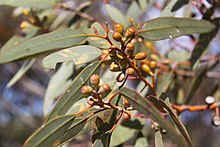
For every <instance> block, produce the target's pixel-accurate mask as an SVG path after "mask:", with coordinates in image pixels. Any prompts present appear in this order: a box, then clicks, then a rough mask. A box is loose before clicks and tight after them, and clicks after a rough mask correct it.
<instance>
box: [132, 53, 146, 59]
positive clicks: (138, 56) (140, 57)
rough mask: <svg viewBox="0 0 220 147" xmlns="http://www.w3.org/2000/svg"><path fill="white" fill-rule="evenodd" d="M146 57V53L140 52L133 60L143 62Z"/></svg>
mask: <svg viewBox="0 0 220 147" xmlns="http://www.w3.org/2000/svg"><path fill="white" fill-rule="evenodd" d="M146 57H147V53H146V52H140V53H137V54H136V55H135V57H134V59H136V60H143V59H145V58H146Z"/></svg>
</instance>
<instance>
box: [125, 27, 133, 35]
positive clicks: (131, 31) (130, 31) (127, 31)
mask: <svg viewBox="0 0 220 147" xmlns="http://www.w3.org/2000/svg"><path fill="white" fill-rule="evenodd" d="M134 34H135V28H134V27H129V28H128V29H127V30H126V32H125V36H126V37H127V38H130V37H132V36H133V35H134Z"/></svg>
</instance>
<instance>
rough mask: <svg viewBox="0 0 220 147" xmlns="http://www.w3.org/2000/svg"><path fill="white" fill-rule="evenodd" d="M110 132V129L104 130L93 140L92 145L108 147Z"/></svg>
mask: <svg viewBox="0 0 220 147" xmlns="http://www.w3.org/2000/svg"><path fill="white" fill-rule="evenodd" d="M111 134H112V133H111V132H110V131H108V132H105V133H104V134H103V135H101V136H100V137H99V138H98V139H97V140H96V141H95V142H94V144H93V147H109V145H110V139H111Z"/></svg>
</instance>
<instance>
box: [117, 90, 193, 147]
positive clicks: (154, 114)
mask: <svg viewBox="0 0 220 147" xmlns="http://www.w3.org/2000/svg"><path fill="white" fill-rule="evenodd" d="M120 92H121V94H122V95H124V96H125V97H126V98H127V100H128V101H129V102H130V104H131V105H132V107H133V108H135V109H137V110H138V111H139V112H140V113H143V114H146V115H148V116H149V117H150V118H152V119H153V120H154V121H155V122H157V123H159V125H160V126H161V127H162V128H163V129H165V130H166V131H167V132H168V135H169V136H170V138H171V139H172V140H173V141H175V142H176V143H177V144H178V145H179V146H181V147H184V146H190V145H189V144H188V143H187V142H186V140H185V139H184V138H183V136H182V135H180V134H178V132H177V131H176V130H175V128H174V127H173V126H172V124H170V123H169V122H168V121H166V120H164V118H162V117H161V115H160V113H159V112H158V111H157V110H156V109H155V108H154V106H153V105H152V104H150V102H149V101H148V100H146V98H143V97H141V96H140V95H139V94H138V93H136V92H135V91H133V90H131V89H129V88H126V87H123V88H121V89H120Z"/></svg>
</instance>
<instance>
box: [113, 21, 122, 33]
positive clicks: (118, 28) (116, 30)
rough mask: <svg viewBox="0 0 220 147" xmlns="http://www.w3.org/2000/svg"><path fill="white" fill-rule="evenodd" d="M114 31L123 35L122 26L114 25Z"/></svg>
mask: <svg viewBox="0 0 220 147" xmlns="http://www.w3.org/2000/svg"><path fill="white" fill-rule="evenodd" d="M114 31H115V32H118V33H120V34H122V33H123V26H122V24H120V23H116V24H115V25H114Z"/></svg>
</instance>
